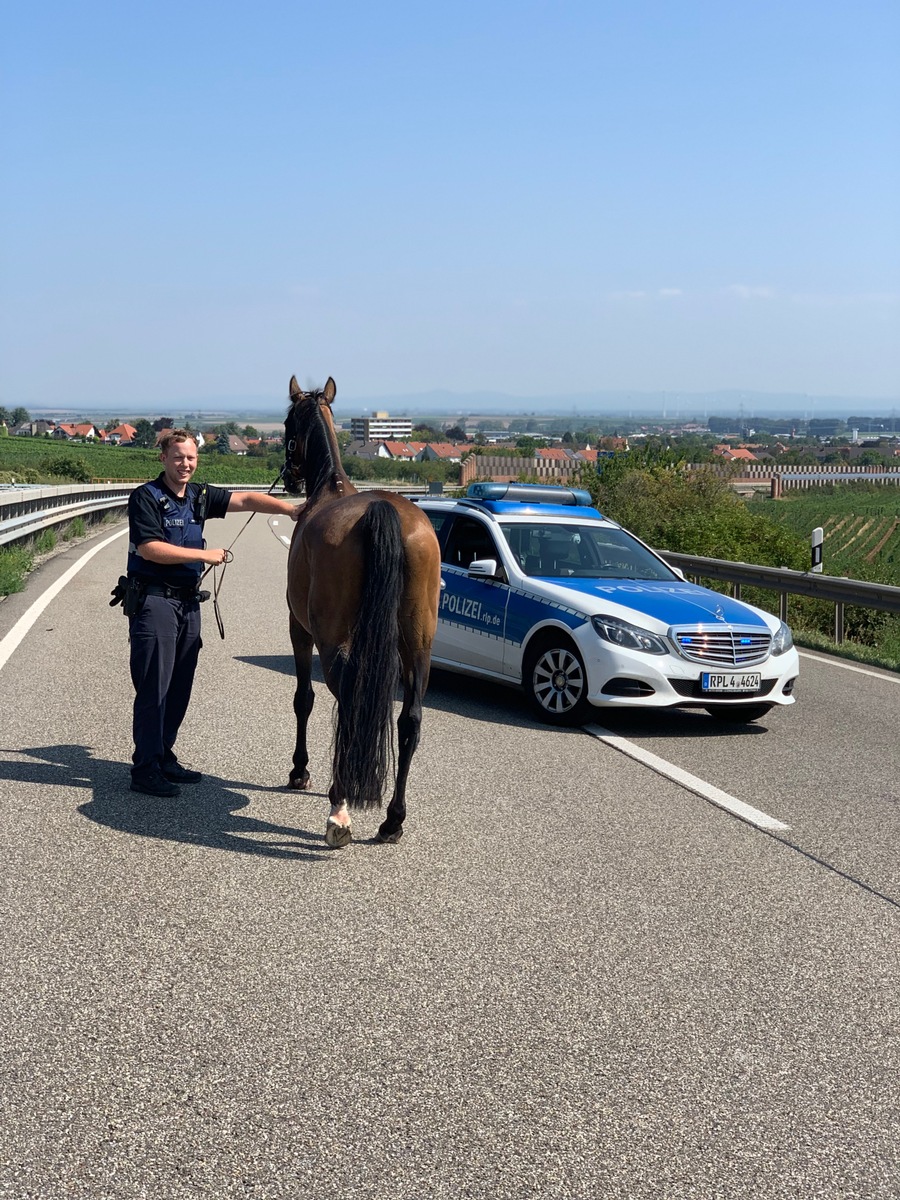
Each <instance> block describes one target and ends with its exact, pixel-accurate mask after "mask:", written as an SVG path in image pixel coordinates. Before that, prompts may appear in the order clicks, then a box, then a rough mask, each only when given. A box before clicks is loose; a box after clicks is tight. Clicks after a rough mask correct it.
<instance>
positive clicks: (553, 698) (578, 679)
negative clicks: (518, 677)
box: [522, 637, 593, 725]
mask: <svg viewBox="0 0 900 1200" xmlns="http://www.w3.org/2000/svg"><path fill="white" fill-rule="evenodd" d="M522 687H523V688H524V689H525V695H526V696H527V697H528V701H529V703H530V704H531V707H532V708H533V709H534V711H535V713H536V714H537V716H538V717H539V718H540V720H542V721H545V722H546V723H547V724H548V725H583V724H584V723H585V722H586V721H588V720H589V719H590V717H591V713H592V711H593V708H592V705H590V704H589V703H588V700H587V692H588V683H587V672H586V671H585V669H584V661H583V660H582V657H581V655H580V654H579V653H578V651H577V650H576V649H575V647H574V646H573V645H572V643H571V642H569V641H567V640H566V639H565V638H563V637H560V638H557V639H554V640H553V641H543V642H540V643H539V644H538V645H537V646H536V647H534V648H530V649H529V650H528V653H527V654H526V656H525V664H524V670H523V672H522Z"/></svg>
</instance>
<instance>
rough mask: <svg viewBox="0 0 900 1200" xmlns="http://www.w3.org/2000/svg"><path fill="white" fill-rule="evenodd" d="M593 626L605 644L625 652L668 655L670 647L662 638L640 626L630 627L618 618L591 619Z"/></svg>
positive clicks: (600, 617)
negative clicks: (609, 643) (617, 647)
mask: <svg viewBox="0 0 900 1200" xmlns="http://www.w3.org/2000/svg"><path fill="white" fill-rule="evenodd" d="M591 624H592V625H593V627H594V628H595V629H596V631H597V632H598V633H599V634H600V636H601V637H602V638H603V640H604V641H605V642H611V643H612V644H613V645H614V646H621V648H622V649H623V650H642V651H643V652H644V654H668V653H669V647H668V645H667V644H666V643H665V641H664V640H663V639H662V638H661V637H657V636H656V634H655V633H649V632H648V631H647V630H646V629H641V628H640V626H638V625H629V623H628V622H627V621H621V620H619V618H618V617H602V616H598V617H591Z"/></svg>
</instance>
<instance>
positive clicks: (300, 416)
mask: <svg viewBox="0 0 900 1200" xmlns="http://www.w3.org/2000/svg"><path fill="white" fill-rule="evenodd" d="M290 395H291V405H290V408H289V409H288V412H287V416H286V417H285V419H284V466H283V467H282V469H281V478H282V480H283V481H284V486H285V490H286V491H288V492H290V493H291V495H293V496H296V495H297V494H298V492H300V491H302V490H303V485H304V484H305V485H306V493H307V495H308V496H310V495H312V493H313V492H314V491H315V490H316V487H317V486H318V485H319V482H320V481H321V479H322V478H323V477H324V476H326V475H328V474H330V473H331V472H332V471H333V469H334V465H335V464H334V461H333V460H334V454H333V452H332V442H333V436H334V425H333V423H332V421H331V402H332V401H333V400H334V398H335V396H336V395H337V386H336V385H335V382H334V380H333V379H332V378H331V376H330V375H329V376H328V380H327V382H326V384H325V386H324V388H317V389H315V390H314V391H310V392H304V391H303V390H302V388H301V387H300V385H299V383H298V382H297V377H296V376H292V377H291V385H290ZM323 409H324V410H325V412H327V414H328V415H327V417H326V416H325V413H324V412H323ZM339 461H340V460H338V465H339Z"/></svg>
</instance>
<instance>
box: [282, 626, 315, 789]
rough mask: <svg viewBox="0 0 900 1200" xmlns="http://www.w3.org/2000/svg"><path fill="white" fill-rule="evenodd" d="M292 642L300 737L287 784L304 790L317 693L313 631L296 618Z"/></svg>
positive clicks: (298, 732) (295, 697) (306, 781)
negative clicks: (311, 716)
mask: <svg viewBox="0 0 900 1200" xmlns="http://www.w3.org/2000/svg"><path fill="white" fill-rule="evenodd" d="M290 632H291V646H292V647H293V650H294V670H295V672H296V675H297V687H296V689H295V691H294V716H295V717H296V718H297V740H296V743H295V744H294V764H293V767H292V768H291V774H290V778H289V780H288V787H289V788H295V789H296V790H298V791H302V792H305V791H306V790H307V789H308V788H309V771H308V770H307V769H306V768H307V766H308V764H309V753H308V751H307V748H306V726H307V723H308V722H309V714H310V713H311V712H312V706H313V701H314V700H315V695H314V693H313V686H312V651H313V640H312V634H309V633H307V632H306V630H305V629H304V628H303V626H302V625H301V624H300V622H299V621H297V620H296V619H295V618H294V615H293V613H292V614H291V619H290Z"/></svg>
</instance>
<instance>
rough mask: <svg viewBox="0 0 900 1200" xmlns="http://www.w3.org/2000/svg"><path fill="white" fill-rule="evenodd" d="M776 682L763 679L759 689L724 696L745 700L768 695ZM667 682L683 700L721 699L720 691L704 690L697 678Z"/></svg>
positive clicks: (729, 693) (730, 698)
mask: <svg viewBox="0 0 900 1200" xmlns="http://www.w3.org/2000/svg"><path fill="white" fill-rule="evenodd" d="M777 682H778V680H777V679H764V680H762V682H761V684H760V687H759V691H756V692H728V693H727V697H726V698H727V699H728V700H744V701H747V700H752V699H753V698H754V697H755V696H768V694H769V692H771V691H772V689H773V688H774V686H775V684H776V683H777ZM669 683H671V685H672V688H673V689H674V691H676V692H677V693H678V695H679V696H684V698H685V700H721V699H722V692H704V690H703V688H702V687H701V686H700V680H699V679H670V680H669Z"/></svg>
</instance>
